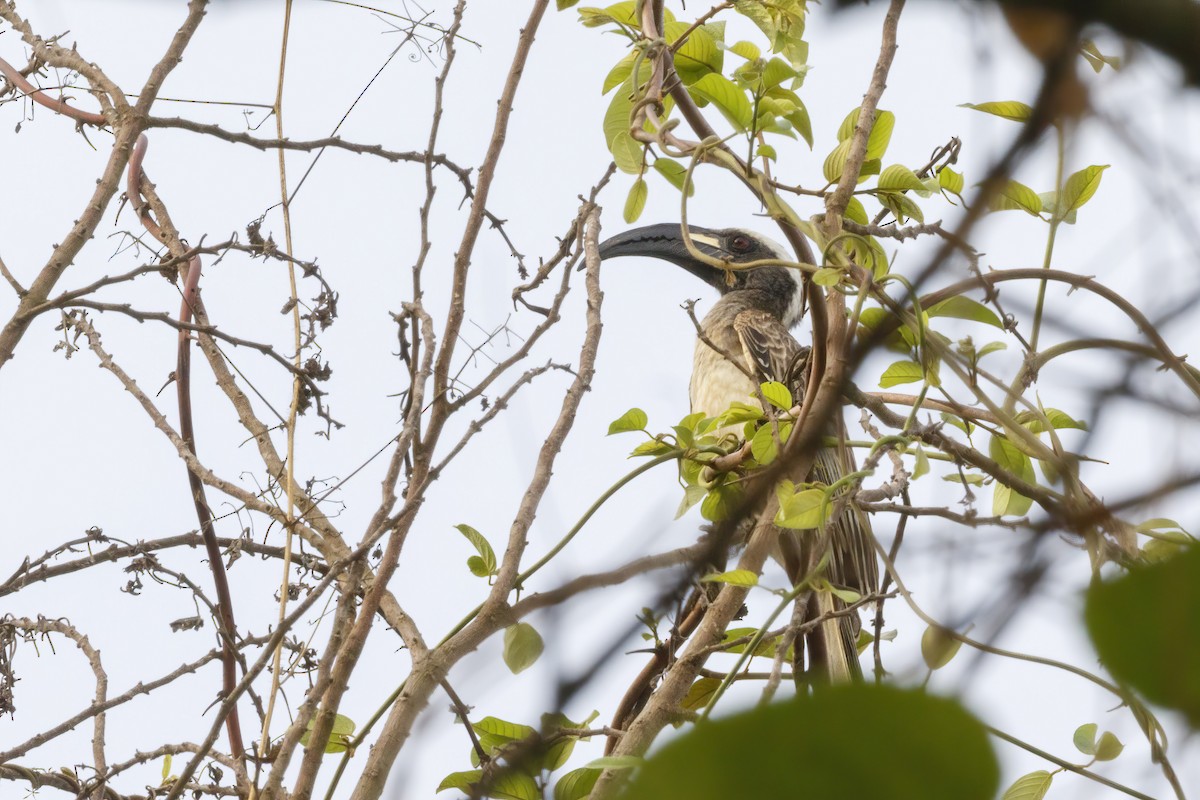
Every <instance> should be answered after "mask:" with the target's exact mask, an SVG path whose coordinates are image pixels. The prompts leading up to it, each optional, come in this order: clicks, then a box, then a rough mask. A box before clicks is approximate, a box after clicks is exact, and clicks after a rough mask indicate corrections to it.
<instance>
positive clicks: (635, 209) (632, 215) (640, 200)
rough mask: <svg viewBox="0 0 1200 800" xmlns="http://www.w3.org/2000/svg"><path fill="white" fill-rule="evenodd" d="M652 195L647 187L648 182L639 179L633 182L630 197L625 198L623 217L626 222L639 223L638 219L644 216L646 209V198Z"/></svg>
mask: <svg viewBox="0 0 1200 800" xmlns="http://www.w3.org/2000/svg"><path fill="white" fill-rule="evenodd" d="M649 194H650V189H649V187H648V186H646V181H645V180H643V179H642V178H638V179H637V180H636V181H634V182H633V186H630V187H629V196H628V197H626V198H625V213H624V214H623V217H624V219H625V221H626V222H628V223H629V224H631V225H632V224H633V223H635V222H637V220H638V217H640V216H641V215H642V211H643V210H645V208H646V196H647V195H649Z"/></svg>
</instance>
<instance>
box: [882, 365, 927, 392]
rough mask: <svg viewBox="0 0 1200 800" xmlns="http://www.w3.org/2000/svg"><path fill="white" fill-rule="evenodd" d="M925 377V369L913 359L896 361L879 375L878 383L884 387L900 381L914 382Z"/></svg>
mask: <svg viewBox="0 0 1200 800" xmlns="http://www.w3.org/2000/svg"><path fill="white" fill-rule="evenodd" d="M924 379H925V370H924V369H922V368H921V365H920V364H918V363H916V362H915V361H897V362H895V363H894V364H892V365H891V366H890V367H888V368H887V369H885V370H884V371H883V374H882V375H880V376H879V385H880V386H881V387H883V388H884V389H887V388H888V387H890V386H899V385H900V384H902V383H914V382H915V381H920V380H924Z"/></svg>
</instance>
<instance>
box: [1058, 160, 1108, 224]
mask: <svg viewBox="0 0 1200 800" xmlns="http://www.w3.org/2000/svg"><path fill="white" fill-rule="evenodd" d="M1106 169H1108V164H1104V165H1102V166H1091V167H1085V168H1084V169H1081V170H1079V172H1076V173H1075V174H1073V175H1072V176H1071V177H1069V178H1067V182H1066V184H1065V185H1064V186H1063V190H1062V201H1061V203H1060V204H1059V206H1060V208H1061V210H1062V212H1063V213H1070V212H1072V211H1078V210H1079V209H1080V208H1082V207H1083V204H1084V203H1086V202H1087V201H1088V200H1091V199H1092V195H1094V194H1096V190H1097V189H1099V188H1100V178H1101V177H1103V175H1104V170H1106Z"/></svg>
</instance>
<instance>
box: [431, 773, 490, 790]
mask: <svg viewBox="0 0 1200 800" xmlns="http://www.w3.org/2000/svg"><path fill="white" fill-rule="evenodd" d="M481 780H483V770H481V769H472V770H467V771H466V772H451V773H450V774H449V775H447V776H446V777H444V778H442V782H441V783H439V784H438V787H437V789H435V790H434V793H435V794H436V793H437V792H444V791H446V790H447V789H458V790H459V791H460V792H463V793H464V794H467V795H470V794H472V789H471V787H472V786H474V785H475V784H477V783H479V782H480V781H481Z"/></svg>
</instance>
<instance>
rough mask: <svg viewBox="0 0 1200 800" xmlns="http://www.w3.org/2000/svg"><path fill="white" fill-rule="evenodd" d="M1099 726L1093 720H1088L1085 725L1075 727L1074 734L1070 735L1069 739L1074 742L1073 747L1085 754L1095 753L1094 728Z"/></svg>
mask: <svg viewBox="0 0 1200 800" xmlns="http://www.w3.org/2000/svg"><path fill="white" fill-rule="evenodd" d="M1098 728H1099V726H1098V725H1097V724H1096V723H1094V722H1089V723H1087V724H1086V725H1080V726H1079V727H1078V728H1076V729H1075V734H1074V735H1073V736H1072V737H1071V741H1072V742H1073V743H1074V744H1075V749H1076V750H1078V751H1079V752H1081V753H1083V754H1084V755H1085V756H1091V755H1095V754H1096V730H1097V729H1098Z"/></svg>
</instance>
